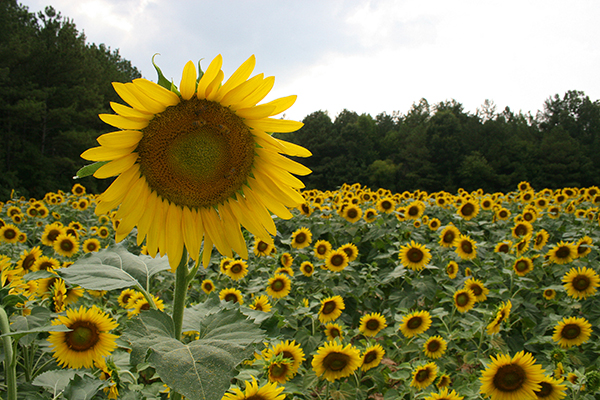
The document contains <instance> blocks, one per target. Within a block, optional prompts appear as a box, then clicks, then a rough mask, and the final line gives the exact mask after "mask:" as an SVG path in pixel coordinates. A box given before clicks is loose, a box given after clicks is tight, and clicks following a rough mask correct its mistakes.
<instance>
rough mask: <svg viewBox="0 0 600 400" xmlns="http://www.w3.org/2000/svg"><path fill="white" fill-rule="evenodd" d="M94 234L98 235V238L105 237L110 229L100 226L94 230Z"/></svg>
mask: <svg viewBox="0 0 600 400" xmlns="http://www.w3.org/2000/svg"><path fill="white" fill-rule="evenodd" d="M96 234H97V235H98V236H100V238H102V239H106V238H107V237H108V235H110V230H109V229H108V228H107V227H106V226H101V227H100V228H98V230H97V231H96Z"/></svg>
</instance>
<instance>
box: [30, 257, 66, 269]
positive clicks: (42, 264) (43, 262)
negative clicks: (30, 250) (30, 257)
mask: <svg viewBox="0 0 600 400" xmlns="http://www.w3.org/2000/svg"><path fill="white" fill-rule="evenodd" d="M57 268H60V261H58V260H57V259H55V258H51V257H48V256H41V257H40V258H38V259H37V260H36V261H35V263H34V264H33V267H31V269H32V270H33V271H53V270H55V269H57Z"/></svg>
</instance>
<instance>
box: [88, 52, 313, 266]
mask: <svg viewBox="0 0 600 400" xmlns="http://www.w3.org/2000/svg"><path fill="white" fill-rule="evenodd" d="M254 64H255V58H254V56H252V57H250V58H249V59H248V60H247V61H246V62H244V63H243V64H242V66H240V68H238V69H237V71H236V72H234V73H233V75H232V76H231V77H230V78H229V79H228V80H227V81H226V82H225V83H223V84H221V81H222V79H223V73H222V71H221V66H222V57H221V56H220V55H218V56H217V57H215V59H214V60H213V61H212V62H211V63H210V65H209V66H208V68H207V70H206V71H205V72H204V73H203V74H202V76H201V77H200V78H199V79H198V78H197V76H198V75H197V72H196V67H195V65H194V63H193V62H191V61H189V62H188V63H187V64H186V65H185V67H184V70H183V74H182V79H181V84H180V87H179V89H178V91H177V90H175V89H174V90H173V91H171V90H168V89H165V88H163V87H162V86H160V85H158V84H155V83H153V82H150V81H148V80H145V79H135V80H134V81H133V82H131V83H125V84H123V83H113V87H114V88H115V90H116V91H117V93H118V94H119V95H120V96H121V98H123V100H125V102H127V103H129V105H130V106H132V108H129V107H126V106H123V105H119V104H116V103H111V106H112V107H113V109H114V110H115V112H116V113H117V115H114V114H101V115H100V119H102V120H103V121H104V122H106V123H108V124H109V125H112V126H115V127H117V128H119V129H121V130H119V131H116V132H112V133H107V134H105V135H102V136H100V137H99V138H98V142H99V143H100V146H99V147H95V148H92V149H89V150H87V151H85V152H84V153H83V154H82V155H81V157H82V158H84V159H86V160H92V161H110V162H109V163H107V164H105V165H103V166H101V167H100V168H99V169H98V170H97V171H96V172H95V173H94V176H95V177H97V178H108V177H112V176H117V175H118V177H117V178H116V179H115V181H114V182H113V183H112V185H111V186H110V187H109V188H108V189H107V190H106V191H105V192H104V193H102V194H101V195H100V196H99V197H98V199H97V200H98V205H97V207H96V213H97V214H103V213H105V212H107V211H109V210H111V209H113V208H115V207H117V206H119V205H120V207H119V211H118V212H117V215H116V218H117V219H118V220H120V221H121V222H120V223H119V226H118V228H117V230H116V240H117V241H121V240H122V239H123V238H125V237H126V236H127V235H128V234H129V232H130V231H131V230H132V229H133V227H135V226H137V227H138V244H141V243H142V241H143V240H144V238H145V239H146V241H147V246H148V251H149V253H150V255H152V256H154V255H156V253H157V251H159V249H160V253H161V255H163V254H164V253H166V254H168V255H169V263H170V265H171V270H173V271H174V270H175V269H176V268H177V265H178V264H179V261H180V259H181V256H182V254H183V247H184V246H185V247H186V248H187V250H188V253H189V254H190V256H191V257H192V258H193V259H194V260H198V257H199V254H200V248H201V245H202V242H204V249H205V250H204V251H203V262H204V265H205V266H206V265H207V264H208V262H209V261H210V256H211V251H210V250H211V249H212V247H213V245H215V246H216V247H217V250H218V251H219V252H220V253H221V254H223V255H225V256H227V257H232V256H233V255H232V249H233V250H234V251H235V252H236V253H238V254H239V255H240V256H241V257H242V258H247V253H248V250H247V248H246V245H245V241H244V238H243V235H242V232H241V230H240V224H242V225H243V226H245V227H246V228H247V229H248V230H249V231H250V232H251V233H253V234H254V236H258V237H259V238H261V239H263V240H265V241H268V242H271V241H272V240H271V237H270V235H269V234H272V235H274V234H275V225H274V223H273V221H272V218H271V213H270V212H269V211H271V212H273V213H274V214H276V215H278V216H279V217H281V218H284V219H289V218H291V217H292V214H291V213H290V212H289V210H288V208H293V207H296V206H298V205H299V204H301V203H302V202H303V201H304V199H303V198H302V196H300V194H299V193H297V191H296V189H298V188H302V187H304V185H303V184H302V182H300V181H299V180H298V179H297V178H295V177H294V176H293V175H291V173H293V174H297V175H305V174H307V173H310V170H309V169H308V168H305V167H304V166H302V165H301V164H298V163H296V162H294V161H292V160H290V159H288V158H286V157H284V156H282V155H281V154H288V155H292V156H304V157H306V156H309V155H310V152H308V151H307V150H305V149H304V148H302V147H300V146H297V145H294V144H291V143H287V142H284V141H282V140H279V139H275V138H273V137H272V136H271V135H269V134H268V133H266V132H267V131H268V132H293V131H295V130H297V129H299V128H300V127H301V126H302V124H301V123H299V122H296V121H288V120H283V119H275V118H269V117H270V116H273V115H277V114H280V113H281V112H283V111H284V110H286V109H287V108H289V107H290V106H291V105H292V104H293V103H294V101H295V96H290V97H285V98H282V99H278V100H274V101H272V102H270V103H266V104H263V105H260V106H256V104H257V103H258V102H259V101H261V100H262V99H263V98H264V97H265V96H266V95H267V93H268V92H269V91H270V89H271V88H272V85H273V82H274V80H273V78H266V79H264V78H263V75H262V74H259V75H257V76H255V77H253V78H251V79H249V80H248V77H249V76H250V74H251V73H252V70H253V69H254ZM167 86H169V87H171V86H173V85H172V84H168V85H167ZM280 153H281V154H280ZM268 210H269V211H268ZM163 221H165V222H163ZM167 231H168V232H169V234H168V235H165V233H164V232H167Z"/></svg>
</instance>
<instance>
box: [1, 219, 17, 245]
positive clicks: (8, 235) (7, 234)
mask: <svg viewBox="0 0 600 400" xmlns="http://www.w3.org/2000/svg"><path fill="white" fill-rule="evenodd" d="M20 233H21V231H20V230H19V228H17V227H16V226H14V225H12V224H6V225H4V226H3V227H1V228H0V243H2V242H5V243H10V244H14V243H17V242H18V241H19V234H20Z"/></svg>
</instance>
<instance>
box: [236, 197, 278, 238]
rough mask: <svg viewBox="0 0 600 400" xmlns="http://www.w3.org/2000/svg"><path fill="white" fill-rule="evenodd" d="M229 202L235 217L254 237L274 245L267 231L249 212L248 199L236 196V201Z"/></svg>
mask: <svg viewBox="0 0 600 400" xmlns="http://www.w3.org/2000/svg"><path fill="white" fill-rule="evenodd" d="M228 202H229V206H230V208H231V211H232V212H233V215H235V217H236V218H237V220H238V221H240V223H241V224H242V225H243V226H244V228H246V229H247V230H248V231H250V232H251V233H252V234H253V235H254V236H256V237H259V238H261V239H263V240H264V241H266V242H268V243H271V244H272V243H273V239H272V238H271V236H270V235H269V233H268V232H267V230H266V229H265V228H264V227H263V226H262V225H261V224H260V223H259V222H258V221H257V220H255V219H254V218H253V217H252V213H251V212H250V210H248V207H247V206H246V199H245V198H244V197H243V196H241V195H240V194H236V200H229V201H228Z"/></svg>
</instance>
